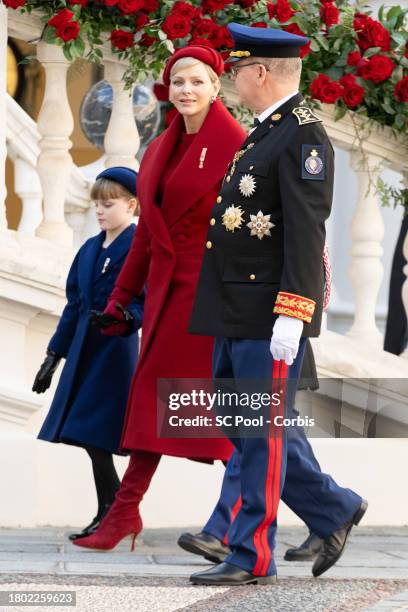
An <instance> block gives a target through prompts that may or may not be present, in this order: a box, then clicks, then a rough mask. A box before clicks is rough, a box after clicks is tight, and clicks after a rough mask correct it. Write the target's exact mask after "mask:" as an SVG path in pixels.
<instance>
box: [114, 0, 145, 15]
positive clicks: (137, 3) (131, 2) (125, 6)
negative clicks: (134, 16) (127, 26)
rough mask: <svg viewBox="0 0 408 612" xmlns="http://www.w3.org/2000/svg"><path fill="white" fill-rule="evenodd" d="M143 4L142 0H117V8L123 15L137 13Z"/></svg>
mask: <svg viewBox="0 0 408 612" xmlns="http://www.w3.org/2000/svg"><path fill="white" fill-rule="evenodd" d="M143 6H144V0H118V9H119V10H120V11H121V13H123V15H130V14H131V13H137V11H140V10H141V9H142V8H143Z"/></svg>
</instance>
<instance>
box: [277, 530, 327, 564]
mask: <svg viewBox="0 0 408 612" xmlns="http://www.w3.org/2000/svg"><path fill="white" fill-rule="evenodd" d="M322 546H323V540H322V539H321V538H319V536H317V535H316V534H315V533H309V536H308V537H307V538H306V540H305V541H304V542H303V544H301V545H300V546H298V547H297V548H288V550H287V551H286V553H285V556H284V559H285V561H311V560H312V559H314V558H315V556H316V555H317V553H319V552H320V551H321V549H322Z"/></svg>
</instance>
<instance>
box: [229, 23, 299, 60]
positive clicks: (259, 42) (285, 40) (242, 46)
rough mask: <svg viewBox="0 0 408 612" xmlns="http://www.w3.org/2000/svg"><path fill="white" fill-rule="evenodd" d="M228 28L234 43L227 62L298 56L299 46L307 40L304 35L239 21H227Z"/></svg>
mask: <svg viewBox="0 0 408 612" xmlns="http://www.w3.org/2000/svg"><path fill="white" fill-rule="evenodd" d="M228 30H229V31H230V33H231V36H232V38H233V39H234V43H235V45H234V49H233V50H232V51H231V52H230V56H229V58H228V59H227V60H226V62H227V63H230V62H238V61H239V60H242V59H244V58H245V57H300V47H303V45H306V44H307V43H308V42H309V39H308V38H306V36H298V35H297V34H291V33H290V32H285V31H284V30H276V29H272V28H251V27H249V26H244V25H241V24H240V23H229V24H228Z"/></svg>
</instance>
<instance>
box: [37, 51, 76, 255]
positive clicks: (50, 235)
mask: <svg viewBox="0 0 408 612" xmlns="http://www.w3.org/2000/svg"><path fill="white" fill-rule="evenodd" d="M37 58H38V60H39V61H40V62H41V63H42V65H43V66H44V69H45V74H46V84H45V92H44V98H43V101H42V105H41V110H40V114H39V116H38V122H37V125H38V130H39V132H40V135H41V140H40V155H39V158H38V163H37V168H38V174H39V177H40V181H41V186H42V190H43V202H44V209H43V220H42V222H41V224H40V225H39V227H38V228H37V231H36V235H37V236H40V237H42V238H47V239H48V240H51V241H53V242H55V243H59V244H64V245H71V244H72V230H71V229H70V228H69V227H68V225H67V224H66V222H65V218H64V201H65V196H66V192H67V186H68V181H69V178H70V173H71V166H72V158H71V155H70V154H69V149H70V148H71V146H72V142H71V141H70V139H69V136H70V135H71V133H72V130H73V128H74V121H73V117H72V113H71V108H70V106H69V102H68V96H67V86H66V76H67V70H68V67H69V62H68V60H66V59H65V57H64V54H63V52H62V50H61V47H58V46H57V45H50V44H47V43H44V42H40V43H38V46H37Z"/></svg>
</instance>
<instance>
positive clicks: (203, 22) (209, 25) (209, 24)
mask: <svg viewBox="0 0 408 612" xmlns="http://www.w3.org/2000/svg"><path fill="white" fill-rule="evenodd" d="M216 27H217V24H216V23H215V21H213V20H212V19H200V20H198V21H197V22H196V24H195V26H194V30H193V34H194V36H197V37H201V36H208V35H209V34H212V32H213V31H214V30H215V29H216Z"/></svg>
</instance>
